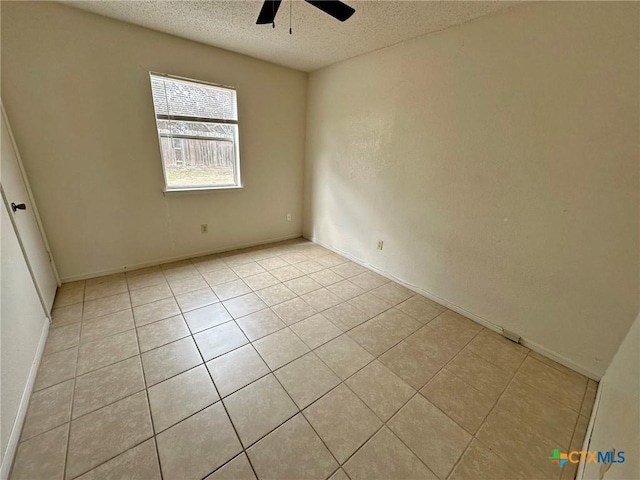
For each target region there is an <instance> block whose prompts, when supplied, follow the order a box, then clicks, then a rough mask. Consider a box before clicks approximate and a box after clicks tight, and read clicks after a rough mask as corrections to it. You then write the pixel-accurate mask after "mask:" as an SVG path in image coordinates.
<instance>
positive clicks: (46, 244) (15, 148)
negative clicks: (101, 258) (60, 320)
mask: <svg viewBox="0 0 640 480" xmlns="http://www.w3.org/2000/svg"><path fill="white" fill-rule="evenodd" d="M0 110H2V117H3V118H4V123H5V125H6V126H7V132H8V133H9V138H10V139H11V146H12V147H13V151H14V152H15V154H16V160H17V161H18V168H19V169H20V174H21V175H22V181H23V182H24V186H25V188H26V189H27V196H28V197H29V202H30V203H31V207H32V208H33V214H34V216H35V217H36V223H37V224H38V230H39V232H40V236H41V237H42V241H43V242H44V247H45V248H46V249H47V253H48V254H49V261H50V263H51V269H52V270H53V276H54V278H55V280H56V283H57V284H58V287H59V286H60V285H61V282H60V275H58V268H57V267H56V262H55V260H54V259H53V254H52V253H51V246H50V245H49V240H48V239H47V235H46V234H45V233H44V226H43V225H42V220H41V219H40V212H39V211H38V207H37V206H36V202H35V200H34V198H33V192H32V191H31V185H29V180H28V179H27V173H26V171H25V169H24V164H23V163H22V157H21V156H20V150H18V145H17V144H16V139H15V137H14V136H13V131H12V130H11V124H10V123H9V118H8V117H7V112H6V110H5V109H4V103H3V102H2V99H1V98H0ZM2 196H3V200H4V201H5V204H6V199H5V198H4V192H3V195H2ZM11 220H12V223H13V218H12V219H11ZM13 228H14V229H15V228H16V227H15V224H14V225H13ZM16 235H17V236H18V240H19V241H20V247H21V248H22V240H21V239H20V234H19V233H18V231H17V229H16ZM27 265H29V261H28V260H27ZM29 271H31V266H30V265H29ZM31 276H32V277H33V272H32V271H31ZM33 281H34V283H35V284H36V290H38V295H40V300H41V301H42V302H44V301H43V300H42V295H41V293H40V289H39V288H37V285H38V284H37V282H36V279H35V278H34V279H33ZM43 305H44V303H43ZM45 311H47V309H46V308H45ZM50 315H51V312H47V316H50Z"/></svg>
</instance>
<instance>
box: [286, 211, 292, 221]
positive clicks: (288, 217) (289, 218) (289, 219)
mask: <svg viewBox="0 0 640 480" xmlns="http://www.w3.org/2000/svg"><path fill="white" fill-rule="evenodd" d="M290 221H291V214H290V213H287V222H290Z"/></svg>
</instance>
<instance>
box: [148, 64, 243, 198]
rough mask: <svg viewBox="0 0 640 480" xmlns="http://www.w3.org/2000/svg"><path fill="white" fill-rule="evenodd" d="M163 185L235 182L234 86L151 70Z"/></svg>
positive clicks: (238, 184)
mask: <svg viewBox="0 0 640 480" xmlns="http://www.w3.org/2000/svg"><path fill="white" fill-rule="evenodd" d="M150 76H151V92H152V95H153V107H154V109H155V112H156V125H157V127H158V139H159V141H160V154H161V156H162V167H163V171H164V180H165V187H166V190H167V191H171V190H198V189H211V188H234V187H241V186H242V183H241V181H240V153H239V149H238V110H237V103H236V90H235V89H234V88H229V87H222V86H218V85H212V84H209V83H205V82H199V81H195V80H188V79H184V78H179V77H172V76H170V75H164V74H160V73H151V74H150Z"/></svg>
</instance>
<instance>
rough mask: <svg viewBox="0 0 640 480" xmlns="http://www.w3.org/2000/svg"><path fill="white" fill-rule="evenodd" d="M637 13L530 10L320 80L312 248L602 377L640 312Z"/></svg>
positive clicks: (311, 170)
mask: <svg viewBox="0 0 640 480" xmlns="http://www.w3.org/2000/svg"><path fill="white" fill-rule="evenodd" d="M638 13H639V5H638V4H637V3H610V2H593V3H586V2H585V3H536V4H527V5H523V6H518V7H515V8H513V9H510V10H507V11H505V12H502V13H499V14H496V15H493V16H488V17H483V18H479V19H476V20H474V21H472V22H469V23H467V24H465V25H463V26H460V27H455V28H451V29H448V30H446V31H443V32H440V33H437V34H433V35H429V36H426V37H421V38H418V39H415V40H412V41H408V42H405V43H402V44H399V45H397V46H394V47H390V48H387V49H384V50H380V51H377V52H373V53H371V54H367V55H364V56H361V57H358V58H354V59H351V60H348V61H345V62H342V63H339V64H336V65H333V66H330V67H327V68H324V69H321V70H318V71H316V72H314V73H312V74H311V75H310V77H309V86H308V103H307V147H306V152H307V153H306V168H305V177H306V180H305V182H306V183H305V225H304V230H305V234H306V235H307V236H309V237H311V238H314V239H316V240H318V241H320V242H321V243H323V244H325V245H328V246H330V247H332V248H335V249H338V250H340V251H342V252H345V253H347V254H349V255H352V256H354V257H355V258H357V259H359V260H360V261H362V262H363V263H366V264H370V265H372V266H373V267H375V268H377V269H380V270H381V271H384V272H387V273H388V274H390V275H393V276H395V277H397V278H399V279H400V280H402V281H404V282H406V283H408V284H410V285H413V286H415V287H416V288H418V289H421V290H422V291H424V292H428V293H429V294H431V295H432V296H434V297H438V298H440V299H442V301H444V302H447V303H448V304H451V305H452V306H455V307H457V308H458V309H459V310H461V311H466V312H469V314H470V315H472V316H474V317H475V318H480V319H484V320H487V321H489V322H492V323H494V324H497V325H500V326H502V327H504V328H507V329H510V330H513V331H515V332H517V333H518V334H520V335H521V336H523V337H524V338H525V339H526V340H528V341H529V342H530V344H533V345H538V346H542V348H539V349H541V350H543V351H545V350H546V351H547V352H551V353H552V354H554V355H553V356H554V358H556V359H558V360H560V361H562V362H563V363H565V364H569V365H572V366H574V367H578V368H580V369H581V371H583V372H589V373H590V374H591V375H592V376H598V375H601V374H602V373H603V372H604V370H605V368H606V366H607V365H608V364H609V362H610V360H611V358H612V356H613V354H614V352H615V351H616V348H617V347H618V345H619V344H620V342H621V341H622V339H623V337H624V335H625V333H626V332H627V330H628V329H629V326H630V324H631V322H632V321H633V320H634V318H635V316H636V314H637V312H638V295H637V292H638V166H639V162H638V151H639V149H638V130H639V124H638V116H639V94H638V74H639V69H638V55H639V50H638V43H639V41H638V40H639V38H638V18H639V15H638ZM378 240H384V249H383V250H382V251H379V250H376V243H377V241H378ZM537 348H538V347H537Z"/></svg>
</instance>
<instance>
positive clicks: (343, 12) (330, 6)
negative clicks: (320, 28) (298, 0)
mask: <svg viewBox="0 0 640 480" xmlns="http://www.w3.org/2000/svg"><path fill="white" fill-rule="evenodd" d="M304 1H305V2H307V3H310V4H311V5H313V6H314V7H316V8H319V9H320V10H322V11H323V12H324V13H328V14H329V15H331V16H332V17H333V18H335V19H337V20H340V21H341V22H344V21H345V20H347V19H348V18H349V17H351V15H353V14H354V13H355V10H354V9H353V8H351V7H350V6H349V5H347V4H346V3H342V2H340V1H339V0H304Z"/></svg>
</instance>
